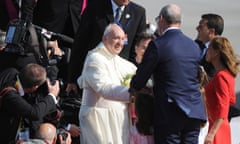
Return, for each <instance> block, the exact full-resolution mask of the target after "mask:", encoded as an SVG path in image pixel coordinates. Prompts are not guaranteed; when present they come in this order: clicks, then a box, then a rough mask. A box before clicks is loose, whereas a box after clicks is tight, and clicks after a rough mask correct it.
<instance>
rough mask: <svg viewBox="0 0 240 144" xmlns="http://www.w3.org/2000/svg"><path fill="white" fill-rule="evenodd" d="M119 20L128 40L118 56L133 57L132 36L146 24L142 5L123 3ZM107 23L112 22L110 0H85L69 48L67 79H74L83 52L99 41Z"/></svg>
mask: <svg viewBox="0 0 240 144" xmlns="http://www.w3.org/2000/svg"><path fill="white" fill-rule="evenodd" d="M126 15H128V16H129V17H128V16H126ZM120 22H121V25H122V28H123V29H124V31H125V33H126V34H127V35H128V44H127V45H126V46H125V47H124V49H123V50H122V52H121V53H120V56H122V57H124V58H127V59H129V58H133V57H134V45H135V43H136V37H137V36H138V34H140V33H141V32H142V31H144V30H145V28H146V14H145V9H144V8H142V7H140V6H139V5H137V4H135V3H133V2H130V3H129V4H128V5H127V6H126V7H125V9H124V11H123V14H122V16H121V19H120ZM110 23H114V17H113V10H112V4H111V0H91V1H88V5H87V7H86V9H85V11H84V13H83V15H82V17H81V20H80V25H79V29H78V32H77V34H76V37H75V41H74V44H73V48H72V55H71V59H70V65H69V81H70V82H76V79H77V77H78V76H80V75H81V72H82V68H83V63H84V60H85V57H86V55H87V52H88V51H89V50H91V49H93V48H94V47H95V46H96V45H97V44H98V43H99V42H100V41H101V39H102V35H103V32H104V30H105V27H106V26H107V25H108V24H110Z"/></svg>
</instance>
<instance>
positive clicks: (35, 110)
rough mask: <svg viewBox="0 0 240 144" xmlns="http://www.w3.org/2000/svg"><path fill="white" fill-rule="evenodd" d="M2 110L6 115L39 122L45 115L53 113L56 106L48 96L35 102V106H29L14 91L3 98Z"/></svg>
mask: <svg viewBox="0 0 240 144" xmlns="http://www.w3.org/2000/svg"><path fill="white" fill-rule="evenodd" d="M3 104H4V108H6V110H5V111H7V112H8V113H12V114H15V115H21V116H22V117H26V118H30V119H32V120H39V119H41V118H43V117H44V116H45V115H47V114H49V113H51V112H54V111H55V110H56V105H55V102H54V100H53V98H52V97H51V96H50V95H47V96H45V97H44V98H43V99H41V100H40V101H38V102H37V104H33V105H31V104H29V103H28V102H27V101H26V100H25V99H24V98H23V97H21V96H20V95H19V94H18V93H17V92H16V91H10V92H9V93H8V94H7V95H6V96H5V97H4V101H3Z"/></svg>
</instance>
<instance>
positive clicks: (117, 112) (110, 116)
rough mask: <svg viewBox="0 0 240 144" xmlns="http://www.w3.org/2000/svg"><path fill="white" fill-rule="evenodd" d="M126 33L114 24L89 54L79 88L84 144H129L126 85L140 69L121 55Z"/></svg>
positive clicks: (79, 79)
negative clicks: (129, 77) (130, 77)
mask: <svg viewBox="0 0 240 144" xmlns="http://www.w3.org/2000/svg"><path fill="white" fill-rule="evenodd" d="M125 38H126V36H125V33H124V31H123V30H122V29H121V27H119V26H118V25H117V24H110V25H108V26H107V28H106V29H105V31H104V34H103V37H102V42H101V43H100V44H99V45H98V46H97V47H96V48H95V49H93V50H91V51H89V52H88V55H87V57H86V59H85V63H84V68H83V72H82V75H81V76H80V77H79V78H78V85H79V87H80V88H83V97H82V105H81V108H80V112H79V121H80V127H81V131H82V134H81V144H128V143H129V121H130V120H129V114H128V103H129V101H130V95H129V93H128V89H129V87H128V86H124V85H123V84H122V83H123V81H124V78H125V77H126V76H127V75H129V74H132V75H133V74H135V71H136V67H135V65H134V64H132V63H130V62H129V61H127V60H125V59H123V58H121V57H120V56H118V54H119V53H120V52H121V50H122V49H123V46H124V39H125Z"/></svg>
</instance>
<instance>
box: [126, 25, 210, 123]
mask: <svg viewBox="0 0 240 144" xmlns="http://www.w3.org/2000/svg"><path fill="white" fill-rule="evenodd" d="M199 60H200V49H199V48H198V46H197V45H196V43H195V42H194V41H192V40H191V39H189V38H188V37H186V36H185V35H184V34H183V33H182V32H181V31H180V30H178V29H172V30H169V31H167V32H166V33H165V34H164V35H163V36H160V37H158V38H157V39H156V40H154V41H152V42H150V44H149V46H148V48H147V50H146V52H145V55H144V57H143V61H142V63H141V64H140V65H139V67H138V70H137V73H136V76H134V77H133V79H132V81H131V88H130V90H133V89H136V90H139V89H141V88H143V87H144V86H145V84H146V82H147V80H148V79H149V78H150V76H151V75H152V74H153V78H154V87H153V91H154V96H155V103H156V105H155V118H156V120H155V122H156V123H158V122H160V121H161V122H166V123H169V121H168V120H167V119H165V118H166V117H168V115H174V113H169V111H168V110H167V107H166V104H167V103H169V101H171V102H172V103H174V104H176V105H177V107H179V108H180V109H181V110H182V111H183V112H184V113H185V114H186V116H187V117H189V118H194V119H200V120H203V121H204V120H206V113H205V107H204V103H203V98H202V96H201V93H200V91H199V82H198V79H197V75H198V62H199ZM171 121H174V120H171Z"/></svg>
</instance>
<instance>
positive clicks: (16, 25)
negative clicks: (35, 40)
mask: <svg viewBox="0 0 240 144" xmlns="http://www.w3.org/2000/svg"><path fill="white" fill-rule="evenodd" d="M27 27H28V23H27V22H26V21H22V20H15V21H12V22H11V23H10V24H9V25H8V30H7V33H6V38H5V43H7V46H6V48H5V51H7V52H12V53H18V54H21V55H23V54H25V53H26V52H25V50H26V49H24V47H25V45H26V43H27V41H28V36H27V29H28V28H27Z"/></svg>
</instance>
